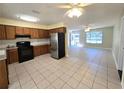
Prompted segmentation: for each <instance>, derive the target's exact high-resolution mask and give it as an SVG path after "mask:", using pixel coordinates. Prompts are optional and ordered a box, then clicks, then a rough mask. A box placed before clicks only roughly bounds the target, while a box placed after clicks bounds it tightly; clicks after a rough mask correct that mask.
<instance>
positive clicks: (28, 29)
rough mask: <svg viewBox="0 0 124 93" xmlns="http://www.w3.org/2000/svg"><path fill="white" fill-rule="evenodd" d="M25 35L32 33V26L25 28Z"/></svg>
mask: <svg viewBox="0 0 124 93" xmlns="http://www.w3.org/2000/svg"><path fill="white" fill-rule="evenodd" d="M23 33H24V35H31V32H30V28H26V27H25V28H24V32H23Z"/></svg>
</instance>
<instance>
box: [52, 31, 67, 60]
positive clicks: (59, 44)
mask: <svg viewBox="0 0 124 93" xmlns="http://www.w3.org/2000/svg"><path fill="white" fill-rule="evenodd" d="M50 52H51V57H53V58H56V59H60V58H62V57H64V56H65V33H51V34H50Z"/></svg>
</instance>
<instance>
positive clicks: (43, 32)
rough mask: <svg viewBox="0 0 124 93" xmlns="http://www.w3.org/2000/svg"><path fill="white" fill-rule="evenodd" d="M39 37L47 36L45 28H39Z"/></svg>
mask: <svg viewBox="0 0 124 93" xmlns="http://www.w3.org/2000/svg"><path fill="white" fill-rule="evenodd" d="M38 33H39V38H49V32H48V31H47V30H43V29H39V32H38Z"/></svg>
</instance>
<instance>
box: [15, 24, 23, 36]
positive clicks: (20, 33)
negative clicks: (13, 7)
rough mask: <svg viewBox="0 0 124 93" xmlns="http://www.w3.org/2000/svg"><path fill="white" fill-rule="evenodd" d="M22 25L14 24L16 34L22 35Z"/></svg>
mask: <svg viewBox="0 0 124 93" xmlns="http://www.w3.org/2000/svg"><path fill="white" fill-rule="evenodd" d="M23 30H24V28H23V27H18V26H16V35H23Z"/></svg>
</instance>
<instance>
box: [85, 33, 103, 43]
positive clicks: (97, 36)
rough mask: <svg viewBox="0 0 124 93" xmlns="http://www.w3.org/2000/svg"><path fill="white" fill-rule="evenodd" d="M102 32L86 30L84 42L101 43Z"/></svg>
mask: <svg viewBox="0 0 124 93" xmlns="http://www.w3.org/2000/svg"><path fill="white" fill-rule="evenodd" d="M102 36H103V35H102V32H86V43H91V44H102Z"/></svg>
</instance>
